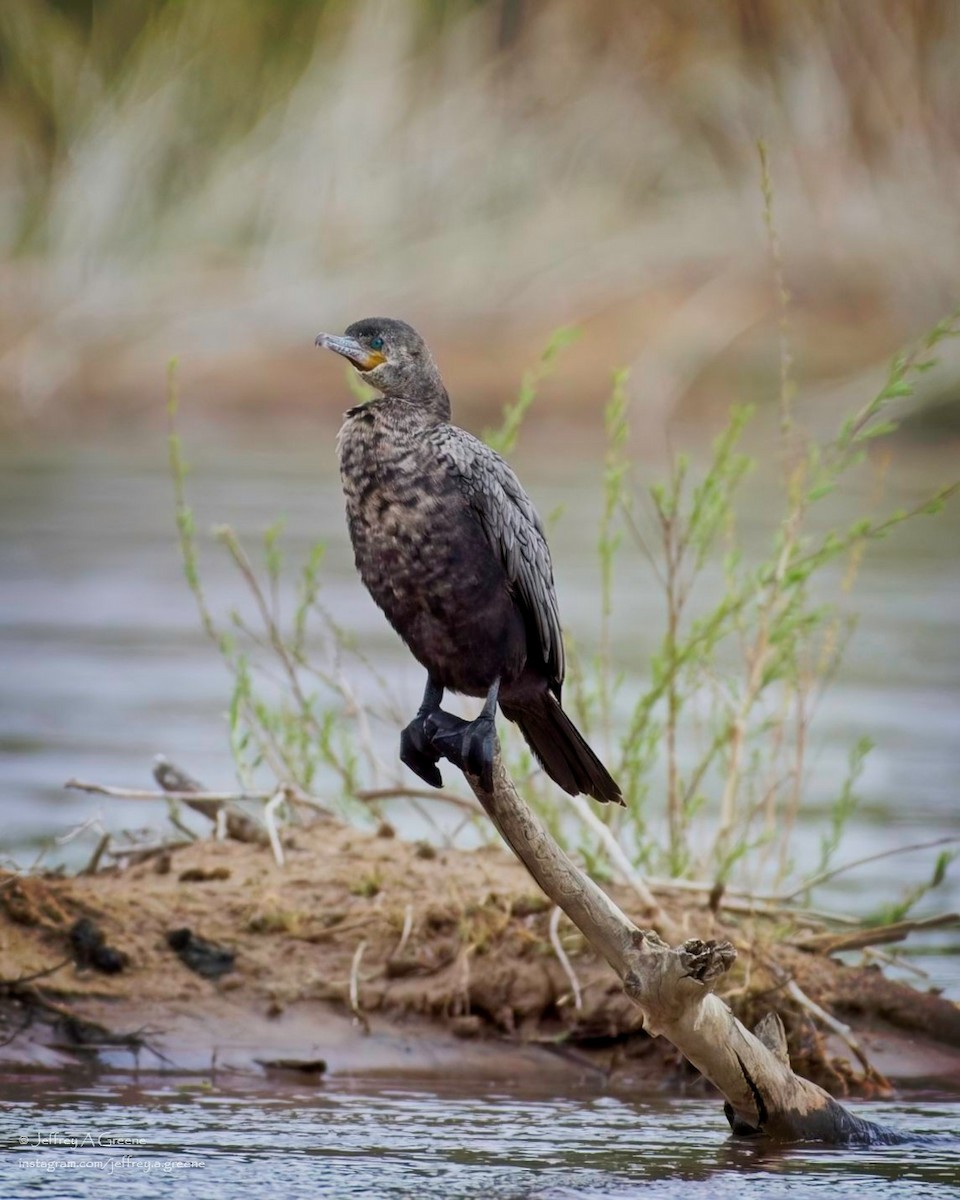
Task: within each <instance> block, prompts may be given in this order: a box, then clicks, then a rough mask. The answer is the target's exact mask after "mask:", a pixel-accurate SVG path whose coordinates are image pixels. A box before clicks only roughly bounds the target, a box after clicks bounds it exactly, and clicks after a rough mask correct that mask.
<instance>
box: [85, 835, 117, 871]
mask: <svg viewBox="0 0 960 1200" xmlns="http://www.w3.org/2000/svg"><path fill="white" fill-rule="evenodd" d="M112 836H113V835H112V834H110V833H105V834H104V835H103V836H102V837H101V838H100V841H99V842H97V848H96V849H95V850H94V852H93V854H91V855H90V861H89V862H88V863H87V865H86V866H85V867H84V868H83V870H82V871H81V872H80V874H81V875H96V873H97V868H98V867H99V866H100V860H101V859H102V858H103V855H104V852H105V851H106V849H107V847H108V846H109V845H110V838H111V837H112Z"/></svg>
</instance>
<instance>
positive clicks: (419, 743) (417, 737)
mask: <svg viewBox="0 0 960 1200" xmlns="http://www.w3.org/2000/svg"><path fill="white" fill-rule="evenodd" d="M442 699H443V688H442V687H441V686H440V684H439V683H437V682H436V681H435V680H433V679H431V678H430V677H429V676H428V677H427V686H426V688H424V692H423V700H422V702H421V704H420V707H419V708H418V709H417V715H416V716H415V717H414V718H413V720H412V721H411V722H410V724H409V725H408V726H407V727H406V729H404V731H403V733H401V734H400V761H401V762H402V763H405V764H406V765H407V766H408V767H409V768H410V770H411V771H413V773H414V774H415V775H419V776H420V778H421V779H422V780H423V781H424V783H429V784H430V786H431V787H437V788H438V787H443V779H442V778H441V777H440V771H439V769H438V768H437V763H438V762H439V761H440V755H439V753H438V752H437V751H436V750H434V748H433V745H432V744H431V742H432V739H431V736H430V734H429V733H428V732H427V730H426V728H425V722H426V719H427V717H432V716H434V715H435V714H438V713H440V712H441V709H440V701H441V700H442ZM442 715H443V716H446V715H447V714H446V713H443V714H442Z"/></svg>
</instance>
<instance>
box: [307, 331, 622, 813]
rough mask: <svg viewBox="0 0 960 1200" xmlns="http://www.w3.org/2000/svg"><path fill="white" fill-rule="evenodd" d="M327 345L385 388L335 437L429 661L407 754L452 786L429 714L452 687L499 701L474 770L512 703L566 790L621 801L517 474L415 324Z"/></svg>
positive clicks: (472, 737)
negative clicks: (564, 695) (574, 692)
mask: <svg viewBox="0 0 960 1200" xmlns="http://www.w3.org/2000/svg"><path fill="white" fill-rule="evenodd" d="M317 341H318V344H322V345H325V346H327V347H328V348H330V349H332V350H335V351H336V352H337V353H339V354H342V355H343V356H344V357H346V358H348V359H349V360H350V361H351V362H352V363H353V365H354V366H355V367H356V368H357V370H358V371H360V373H361V374H362V375H363V377H364V379H366V380H367V381H368V382H370V383H372V384H373V386H374V387H376V388H377V389H378V390H380V391H381V392H382V393H383V396H382V398H380V399H377V400H373V401H371V402H369V403H367V404H363V405H358V406H357V407H355V408H351V409H350V410H349V412H348V413H347V414H346V418H345V420H344V424H343V427H342V428H341V430H340V435H339V438H338V442H337V445H338V452H339V458H340V473H341V478H342V480H343V488H344V494H345V497H346V505H347V523H348V527H349V531H350V538H351V541H352V542H353V547H354V553H355V557H356V564H357V569H358V570H359V572H360V576H361V578H362V579H363V582H364V583H365V584H366V586H367V588H368V589H369V591H370V594H371V595H372V597H373V599H374V600H375V601H376V603H377V604H378V605H379V606H380V608H381V609H383V611H384V613H385V614H386V616H387V618H388V620H389V621H390V623H391V624H392V625H393V627H394V629H396V631H397V632H398V633H399V634H400V636H401V637H402V638H403V639H404V641H405V642H406V643H407V645H408V646H409V647H410V649H411V651H412V652H413V654H414V655H415V656H416V658H417V659H418V660H419V661H420V662H421V663H422V664H423V666H424V667H426V669H427V672H428V685H427V692H426V694H425V696H424V703H423V705H422V706H421V709H420V712H419V713H418V715H417V719H416V720H415V721H414V722H412V723H411V725H410V726H408V728H407V730H405V731H404V736H403V739H402V740H401V746H402V750H401V757H403V758H404V761H405V762H407V763H408V765H410V766H412V767H413V769H414V770H416V771H417V772H418V774H420V775H421V776H422V777H423V778H424V779H426V780H427V781H428V782H431V783H434V784H437V785H439V783H440V776H439V772H438V771H437V769H436V766H435V763H436V761H437V755H436V754H435V753H434V752H433V748H432V746H431V744H430V743H431V738H434V737H435V735H436V732H437V724H436V722H434V723H433V725H431V724H430V718H431V715H432V714H435V713H437V712H438V710H439V704H440V699H441V698H442V694H443V689H445V688H449V689H450V690H451V691H455V692H461V693H465V694H467V695H475V696H485V697H486V698H487V703H486V705H485V706H484V710H483V712H482V713H481V716H480V717H479V718H478V719H477V721H476V722H473V723H471V725H470V726H467V727H466V729H467V734H468V735H467V736H465V738H464V742H463V745H464V757H465V759H466V760H467V761H466V763H465V765H466V766H467V768H468V769H474V768H475V769H476V770H477V772H478V773H480V772H481V770H482V773H483V774H484V776H485V777H487V776H488V772H489V770H490V769H491V768H492V746H493V736H494V735H493V713H494V710H495V706H496V704H497V703H498V702H499V704H500V707H501V710H502V711H503V714H504V716H506V717H507V718H508V719H509V720H511V721H515V722H516V723H517V724H518V725H519V726H520V729H521V731H522V732H523V734H524V737H525V738H526V740H527V742H528V743H529V745H530V747H531V749H532V750H533V752H534V754H535V755H536V757H537V759H538V760H539V761H540V763H541V764H542V765H543V767H544V769H545V770H546V771H547V773H548V774H549V775H550V776H551V778H553V779H554V780H555V782H556V783H558V784H559V785H560V787H562V788H563V789H564V790H565V791H567V792H569V793H571V794H572V795H577V794H579V793H581V792H584V793H586V794H588V795H591V796H593V797H595V798H596V799H597V800H601V801H616V802H620V803H622V800H621V797H620V789H619V788H618V787H617V785H616V783H615V782H614V781H613V779H612V778H611V777H610V775H609V773H608V772H607V770H606V768H605V767H604V766H603V764H602V763H601V762H600V760H599V759H598V758H597V756H596V755H595V754H594V753H593V751H592V750H591V749H590V747H589V746H588V745H587V743H586V741H585V740H584V739H583V737H582V736H581V734H580V733H579V732H578V730H577V729H576V727H575V726H574V725H573V723H572V722H571V721H570V719H569V717H567V715H566V714H565V713H564V712H563V709H562V708H561V706H560V697H561V688H562V684H563V677H564V669H565V667H564V653H563V639H562V636H561V631H560V618H559V613H558V609H557V598H556V591H555V589H554V583H553V568H552V564H551V561H550V551H549V549H548V547H547V543H546V539H545V537H544V533H543V527H542V525H541V523H540V519H539V517H538V515H537V512H536V510H535V509H534V507H533V504H532V503H531V502H530V499H529V497H528V496H527V494H526V493H525V492H524V490H523V488H522V487H521V485H520V482H519V480H518V479H517V477H516V475H515V474H514V473H513V471H512V470H511V468H510V467H509V466H508V464H507V463H506V462H505V461H504V460H503V459H502V458H501V457H500V455H499V454H497V453H495V451H493V450H491V449H490V447H489V446H487V445H486V444H485V443H483V442H481V441H480V440H479V439H478V438H475V437H474V436H473V435H472V434H469V433H467V432H466V431H465V430H463V429H459V428H458V427H457V426H455V425H452V424H450V401H449V397H448V396H447V392H446V389H445V388H444V386H443V381H442V379H441V377H440V373H439V371H438V370H437V367H436V364H435V363H434V361H433V359H432V357H431V356H430V352H429V350H428V349H427V347H426V345H425V344H424V342H423V340H422V339H421V338H420V335H419V334H418V333H416V331H415V330H413V329H412V328H411V327H410V326H409V325H406V324H405V323H404V322H402V321H395V320H391V319H389V318H369V319H367V320H364V321H360V322H357V323H356V324H355V325H352V326H350V328H349V329H348V330H347V331H346V333H345V334H344V335H343V336H342V337H335V336H331V335H328V334H321V335H320V337H318V339H317ZM443 736H449V735H443ZM458 736H460V735H459V734H458ZM428 760H429V761H428Z"/></svg>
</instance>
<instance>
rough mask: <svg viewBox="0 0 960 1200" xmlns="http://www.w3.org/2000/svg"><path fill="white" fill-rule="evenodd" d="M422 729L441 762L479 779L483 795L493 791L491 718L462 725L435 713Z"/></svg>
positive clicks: (457, 719)
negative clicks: (446, 762)
mask: <svg viewBox="0 0 960 1200" xmlns="http://www.w3.org/2000/svg"><path fill="white" fill-rule="evenodd" d="M423 729H424V733H425V734H426V736H427V737H428V738H429V740H430V744H431V746H432V747H433V748H434V749H435V750H437V751H439V753H440V754H441V755H443V757H444V758H446V759H448V760H449V761H450V762H452V763H453V765H454V766H455V767H459V768H460V770H461V771H466V772H467V773H468V774H470V775H476V776H478V777H479V779H480V785H481V787H482V788H483V790H484V791H486V792H492V791H493V760H494V757H495V756H496V753H497V727H496V722H495V720H494V717H493V715H492V714H489V715H488V714H486V713H481V714H480V716H479V717H477V718H476V720H474V721H464V720H462V719H461V718H460V717H455V716H453V715H452V714H451V713H447V712H444V711H443V710H442V709H437V711H436V712H432V713H430V715H429V716H428V717H427V718H426V719H425V720H424V723H423Z"/></svg>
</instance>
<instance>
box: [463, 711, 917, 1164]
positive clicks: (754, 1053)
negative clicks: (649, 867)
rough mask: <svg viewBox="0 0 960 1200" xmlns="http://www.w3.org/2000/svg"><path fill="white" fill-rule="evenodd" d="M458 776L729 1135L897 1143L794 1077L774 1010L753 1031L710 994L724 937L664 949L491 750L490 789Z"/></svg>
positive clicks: (731, 955)
mask: <svg viewBox="0 0 960 1200" xmlns="http://www.w3.org/2000/svg"><path fill="white" fill-rule="evenodd" d="M452 720H455V718H452ZM451 761H454V760H451ZM454 765H456V766H460V764H459V763H457V762H455V761H454ZM461 769H462V768H461ZM464 775H465V777H466V779H467V782H468V783H469V784H470V787H471V788H472V789H473V791H474V794H475V795H476V797H477V799H478V800H479V801H480V804H481V805H482V806H483V808H484V810H485V811H486V813H487V815H488V816H489V817H490V819H491V821H492V822H493V824H494V825H495V826H496V828H497V831H498V832H499V833H500V835H501V837H502V838H503V839H504V841H505V842H506V843H507V845H508V846H509V847H510V849H511V850H512V851H513V853H514V854H515V855H516V856H517V858H519V859H520V861H521V862H522V863H523V865H524V866H525V867H526V868H527V870H528V871H529V872H530V874H531V875H532V876H533V878H534V879H535V880H536V882H537V884H538V885H539V886H540V888H541V889H542V890H543V891H544V892H545V893H546V895H547V896H548V897H549V898H550V900H552V901H553V903H554V904H556V905H557V906H558V907H559V908H561V909H563V911H564V912H565V913H566V914H567V916H568V917H569V918H570V920H571V921H572V922H573V923H574V924H575V925H576V926H577V928H578V929H579V930H580V932H581V933H582V934H583V936H584V937H585V938H586V939H587V941H588V942H589V943H590V944H591V946H593V948H594V949H595V950H596V951H597V952H598V953H599V954H601V955H602V956H603V957H604V958H605V959H606V960H607V962H608V963H609V964H610V966H611V967H612V968H613V969H614V971H616V973H617V974H618V975H619V976H620V979H621V980H622V981H623V987H624V991H625V992H626V994H627V995H628V996H629V997H630V999H631V1000H632V1001H633V1002H634V1003H635V1004H636V1005H638V1007H639V1008H640V1010H641V1012H642V1014H643V1025H644V1028H645V1030H646V1031H647V1032H648V1033H649V1034H651V1035H652V1036H660V1037H665V1038H667V1040H668V1041H670V1042H672V1043H673V1045H674V1046H676V1048H677V1049H678V1050H679V1051H680V1053H681V1054H682V1055H683V1056H684V1057H685V1058H686V1059H687V1060H688V1061H689V1062H690V1063H692V1065H693V1066H694V1067H696V1069H697V1070H698V1071H699V1072H700V1073H701V1074H702V1075H704V1076H705V1077H706V1078H707V1079H709V1080H710V1082H711V1083H712V1084H714V1086H715V1087H716V1088H718V1089H719V1091H720V1092H721V1093H722V1094H723V1096H724V1097H725V1100H726V1103H725V1105H724V1111H725V1113H726V1116H727V1119H728V1121H729V1122H730V1126H731V1128H732V1130H733V1133H734V1134H735V1135H737V1136H744V1137H757V1136H766V1137H768V1138H771V1139H777V1140H780V1141H819V1142H826V1143H832V1144H837V1143H860V1144H864V1143H868V1144H878V1143H892V1142H898V1141H902V1140H904V1139H903V1136H902V1135H901V1134H899V1133H897V1132H896V1131H894V1130H891V1129H887V1128H884V1127H883V1126H880V1125H877V1124H874V1123H873V1122H870V1121H864V1120H862V1119H861V1118H859V1117H856V1116H854V1115H853V1114H852V1113H850V1112H848V1111H847V1110H846V1109H845V1108H844V1107H843V1106H842V1105H841V1104H838V1103H837V1101H836V1100H834V1099H833V1097H832V1096H831V1095H830V1094H829V1093H828V1092H825V1091H824V1090H823V1088H821V1087H818V1086H817V1085H816V1084H815V1083H811V1082H810V1081H809V1080H807V1079H803V1078H801V1077H800V1076H799V1075H796V1074H794V1072H793V1070H792V1069H791V1067H790V1060H789V1056H788V1054H787V1043H786V1037H785V1035H784V1030H783V1025H782V1023H781V1021H780V1018H779V1017H778V1016H777V1015H776V1014H775V1013H770V1014H768V1015H767V1016H766V1017H764V1019H763V1020H762V1021H761V1022H760V1023H759V1025H757V1027H756V1028H755V1029H754V1031H753V1032H752V1033H751V1032H750V1031H749V1030H748V1029H747V1028H746V1027H745V1026H743V1025H742V1024H741V1023H740V1022H739V1021H738V1020H737V1019H736V1017H735V1016H734V1015H733V1013H732V1012H731V1010H730V1008H729V1007H728V1006H727V1004H725V1003H724V1001H723V1000H721V999H720V998H719V997H718V996H716V995H715V994H714V990H713V989H714V987H715V986H716V984H717V981H718V980H719V979H720V977H721V976H722V975H723V974H724V973H725V972H726V971H728V970H729V969H730V967H731V966H732V964H733V962H734V960H735V958H736V951H735V950H734V948H733V946H731V945H730V943H729V942H718V941H708V942H702V941H699V940H690V941H686V942H684V943H683V945H681V946H677V947H671V946H669V945H668V944H667V943H666V942H664V941H663V940H662V939H661V938H660V937H659V935H658V934H656V933H654V932H652V931H645V930H641V929H638V928H637V926H636V925H634V924H633V922H632V921H631V920H630V919H629V918H628V917H627V916H626V915H625V914H624V913H623V912H622V911H621V910H620V909H619V908H618V907H617V905H616V904H614V903H613V901H612V900H611V899H610V898H609V897H608V896H607V895H606V893H604V892H603V891H602V890H601V889H600V888H599V887H598V886H597V885H596V884H595V883H594V882H593V880H591V879H589V878H588V877H587V876H586V875H584V873H583V872H582V871H581V870H580V869H579V868H578V867H577V866H576V865H575V864H574V863H573V862H571V861H570V859H569V858H568V857H567V855H566V854H565V853H564V852H563V851H562V850H561V849H560V847H559V846H558V845H557V843H556V842H555V841H554V840H553V838H552V837H551V836H550V834H549V833H548V832H547V830H546V829H545V828H544V826H543V824H542V823H541V821H540V820H539V818H538V817H537V816H536V815H535V814H534V813H533V812H532V811H531V810H530V808H529V807H528V805H527V804H526V803H525V802H524V801H523V800H522V799H521V797H520V796H519V794H518V793H517V789H516V787H515V786H514V784H513V781H512V780H511V779H510V777H509V775H508V774H507V773H506V771H505V770H504V768H503V765H502V763H501V761H500V757H499V754H498V756H497V761H496V763H495V766H494V774H493V790H492V791H489V792H487V791H485V790H484V789H483V788H482V786H481V784H480V780H479V778H477V777H476V776H473V775H471V774H469V773H468V772H464Z"/></svg>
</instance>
